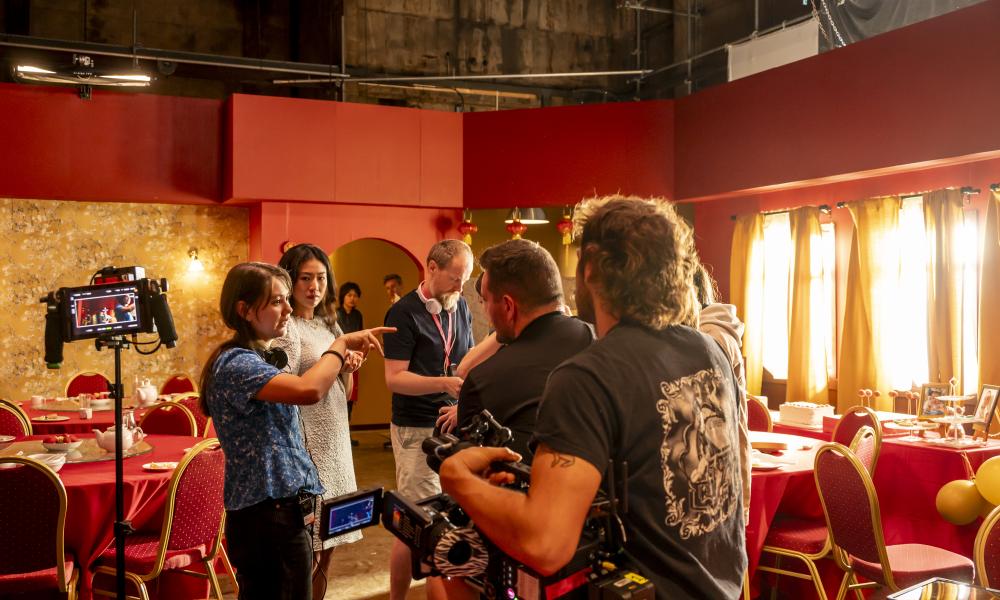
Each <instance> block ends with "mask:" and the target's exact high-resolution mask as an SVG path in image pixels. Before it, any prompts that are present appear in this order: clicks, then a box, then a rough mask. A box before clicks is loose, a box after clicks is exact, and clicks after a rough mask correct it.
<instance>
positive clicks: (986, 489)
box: [976, 456, 1000, 504]
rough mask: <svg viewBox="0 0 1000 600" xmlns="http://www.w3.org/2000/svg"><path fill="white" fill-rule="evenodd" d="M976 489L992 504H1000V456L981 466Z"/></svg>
mask: <svg viewBox="0 0 1000 600" xmlns="http://www.w3.org/2000/svg"><path fill="white" fill-rule="evenodd" d="M976 487H977V488H979V493H980V494H982V496H983V498H986V501H987V502H989V503H990V504H1000V456H994V457H993V458H991V459H989V460H988V461H986V462H984V463H983V464H981V465H979V470H978V471H976Z"/></svg>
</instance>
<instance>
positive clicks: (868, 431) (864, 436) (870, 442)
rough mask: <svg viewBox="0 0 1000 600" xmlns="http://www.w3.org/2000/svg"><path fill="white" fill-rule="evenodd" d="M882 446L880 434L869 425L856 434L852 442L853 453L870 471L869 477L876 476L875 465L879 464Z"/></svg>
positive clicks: (862, 427) (863, 426)
mask: <svg viewBox="0 0 1000 600" xmlns="http://www.w3.org/2000/svg"><path fill="white" fill-rule="evenodd" d="M881 446H882V440H881V439H880V438H879V436H878V433H877V432H876V431H875V430H874V429H872V428H871V427H869V426H867V425H862V426H861V429H858V432H857V433H856V434H854V439H853V440H851V446H850V448H851V451H852V452H854V455H855V456H857V457H858V461H859V462H860V463H861V465H862V466H863V467H864V468H865V470H866V471H868V474H869V475H874V474H875V463H877V462H878V453H879V450H880V449H881Z"/></svg>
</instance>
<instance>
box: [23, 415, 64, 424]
mask: <svg viewBox="0 0 1000 600" xmlns="http://www.w3.org/2000/svg"><path fill="white" fill-rule="evenodd" d="M31 420H32V421H38V422H40V423H46V422H48V423H51V422H53V421H69V417H64V416H62V415H45V416H42V417H34V418H32V419H31Z"/></svg>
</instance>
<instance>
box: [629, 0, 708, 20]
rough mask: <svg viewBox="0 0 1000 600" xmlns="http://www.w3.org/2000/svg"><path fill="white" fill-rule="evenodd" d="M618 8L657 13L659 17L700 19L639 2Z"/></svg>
mask: <svg viewBox="0 0 1000 600" xmlns="http://www.w3.org/2000/svg"><path fill="white" fill-rule="evenodd" d="M618 8H627V9H629V10H637V11H638V10H644V11H646V12H651V13H659V14H661V15H677V16H678V17H695V18H698V17H701V15H699V14H696V13H691V12H684V11H680V10H671V9H669V8H655V7H652V6H646V5H645V4H643V3H641V2H627V1H626V2H622V3H620V4H619V5H618Z"/></svg>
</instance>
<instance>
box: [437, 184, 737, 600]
mask: <svg viewBox="0 0 1000 600" xmlns="http://www.w3.org/2000/svg"><path fill="white" fill-rule="evenodd" d="M574 220H575V221H576V222H575V223H574V229H575V230H576V232H577V233H578V239H580V262H579V265H578V267H577V276H576V283H577V288H576V299H577V308H578V309H579V311H580V315H581V317H583V318H584V319H585V320H587V321H591V322H593V323H595V325H596V327H597V335H598V341H597V342H595V343H594V344H593V345H591V346H590V347H589V348H588V349H586V350H584V351H583V352H580V353H579V354H577V355H576V356H574V357H572V358H570V359H569V360H567V361H566V362H564V363H562V364H561V365H559V366H558V367H557V368H556V369H555V370H554V371H553V372H552V374H551V375H550V377H549V381H548V384H547V386H546V388H545V394H544V396H543V399H542V403H541V406H540V408H539V413H538V423H537V425H536V434H535V438H534V442H533V443H537V446H536V453H535V459H534V462H533V463H532V475H531V487H530V488H529V490H528V493H527V494H521V493H518V492H514V491H511V490H507V489H503V488H500V487H495V486H493V485H491V483H496V482H500V481H510V480H512V477H511V476H509V475H507V474H505V473H493V472H490V471H489V465H490V464H491V463H493V462H494V461H497V460H514V459H515V458H516V455H515V454H514V453H513V452H512V451H510V450H508V449H500V448H471V449H468V450H464V451H462V452H459V453H458V454H456V455H454V456H452V457H451V458H449V459H447V460H446V461H445V462H444V463H443V464H442V466H441V482H442V487H443V488H444V490H445V491H446V492H447V493H448V494H449V495H451V496H452V497H453V498H454V499H455V500H456V501H457V502H458V503H459V504H460V505H461V506H462V508H463V509H465V511H466V512H467V513H468V514H469V516H470V517H471V518H472V520H473V521H474V522H475V524H476V526H477V527H478V528H479V529H480V530H482V531H483V533H485V534H486V536H487V537H489V538H490V539H491V540H492V541H493V542H494V543H496V544H497V545H498V546H499V547H500V548H501V549H502V550H503V551H504V552H506V553H507V554H509V555H510V556H512V557H513V558H515V559H516V560H519V561H521V562H523V563H524V564H526V565H528V566H529V567H531V568H533V569H535V570H537V571H539V572H540V573H542V574H550V573H553V572H555V571H557V570H558V569H559V568H561V567H562V566H563V565H565V564H566V562H567V561H569V559H570V558H571V557H572V556H573V553H574V552H575V549H576V545H577V541H578V540H579V537H580V533H581V530H582V527H583V523H584V520H585V518H586V516H587V512H588V510H589V508H590V504H591V500H592V499H593V498H594V495H595V494H596V493H597V491H598V488H599V486H601V485H602V480H603V479H604V477H605V476H606V475H607V469H608V463H609V461H613V462H614V463H615V464H616V465H618V464H620V463H622V462H627V463H628V478H627V480H626V481H624V485H626V486H627V487H628V496H629V498H630V501H629V512H628V513H627V514H625V515H623V522H624V526H625V532H626V540H627V541H626V542H625V547H624V553H625V557H626V559H627V560H628V562H629V563H630V564H629V566H630V567H632V568H635V569H637V570H638V571H640V572H641V573H642V574H643V575H644V576H646V577H648V578H649V579H650V580H651V581H652V582H653V583H654V585H655V586H656V594H657V597H658V598H671V599H677V598H680V599H684V598H711V599H720V598H731V599H735V598H737V597H738V596H739V595H740V592H741V588H742V585H741V584H742V579H743V572H744V569H745V568H746V562H747V559H746V551H745V541H744V540H745V534H744V519H743V510H742V494H741V484H740V470H739V452H738V448H739V441H738V434H737V423H738V421H739V415H738V414H737V411H738V403H737V401H736V394H737V387H736V383H735V381H734V377H733V372H732V369H731V368H730V366H729V364H728V362H727V360H726V358H725V356H724V355H723V353H722V350H720V349H719V346H718V344H716V343H715V342H714V341H713V340H712V339H711V338H709V337H708V336H706V335H704V334H702V333H699V332H698V331H696V330H695V329H692V328H690V327H687V326H684V325H682V323H686V322H693V319H694V318H695V317H694V313H695V311H696V310H697V307H696V303H695V298H694V293H693V291H692V289H691V286H690V282H691V274H692V270H693V268H694V266H695V261H694V257H693V254H692V253H691V251H690V248H691V247H692V244H691V230H690V228H689V227H688V225H687V224H686V223H685V222H684V221H683V219H681V218H680V217H679V216H678V215H677V213H676V211H675V210H674V208H673V206H672V205H671V204H669V203H667V202H663V201H649V200H642V199H639V198H624V197H620V196H615V197H610V198H604V199H596V200H591V201H587V202H584V203H583V204H582V205H581V206H580V207H578V209H577V211H576V216H575V218H574ZM618 472H619V473H620V472H621V471H618Z"/></svg>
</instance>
